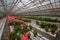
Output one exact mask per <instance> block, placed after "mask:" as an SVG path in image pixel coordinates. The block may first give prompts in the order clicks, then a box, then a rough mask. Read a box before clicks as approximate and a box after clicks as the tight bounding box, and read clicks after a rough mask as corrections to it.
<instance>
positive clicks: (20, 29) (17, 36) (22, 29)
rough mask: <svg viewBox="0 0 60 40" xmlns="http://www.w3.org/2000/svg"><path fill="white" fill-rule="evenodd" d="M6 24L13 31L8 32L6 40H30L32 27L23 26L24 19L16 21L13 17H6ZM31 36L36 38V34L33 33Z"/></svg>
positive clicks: (28, 25)
mask: <svg viewBox="0 0 60 40" xmlns="http://www.w3.org/2000/svg"><path fill="white" fill-rule="evenodd" d="M7 19H8V24H9V26H12V27H13V31H10V32H9V33H8V34H9V36H8V40H29V39H30V33H29V32H30V31H31V30H32V26H31V25H30V24H25V23H24V22H25V21H24V19H23V20H21V19H18V18H17V17H14V16H8V17H7ZM33 34H34V35H35V36H36V35H37V32H36V31H34V32H33Z"/></svg>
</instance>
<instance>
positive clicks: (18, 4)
mask: <svg viewBox="0 0 60 40" xmlns="http://www.w3.org/2000/svg"><path fill="white" fill-rule="evenodd" d="M54 8H60V0H0V11H4V12H8V13H10V12H12V13H20V12H24V11H27V10H28V11H29V10H32V11H34V10H35V11H36V10H46V9H54Z"/></svg>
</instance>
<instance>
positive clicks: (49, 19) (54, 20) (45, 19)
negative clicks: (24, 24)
mask: <svg viewBox="0 0 60 40" xmlns="http://www.w3.org/2000/svg"><path fill="white" fill-rule="evenodd" d="M24 18H29V19H35V20H41V21H47V22H59V23H60V21H59V20H58V19H57V18H56V19H51V18H43V17H37V16H36V17H24Z"/></svg>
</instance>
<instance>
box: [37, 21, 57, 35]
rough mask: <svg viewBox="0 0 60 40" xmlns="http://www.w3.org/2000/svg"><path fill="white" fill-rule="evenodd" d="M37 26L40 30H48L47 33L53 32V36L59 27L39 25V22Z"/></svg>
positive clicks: (45, 24) (42, 23)
mask: <svg viewBox="0 0 60 40" xmlns="http://www.w3.org/2000/svg"><path fill="white" fill-rule="evenodd" d="M36 24H37V25H39V26H40V28H43V29H45V30H46V32H48V31H49V32H51V33H52V34H54V33H55V32H56V30H57V25H55V24H47V23H44V22H41V23H39V22H38V21H36Z"/></svg>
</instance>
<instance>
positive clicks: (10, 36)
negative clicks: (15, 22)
mask: <svg viewBox="0 0 60 40" xmlns="http://www.w3.org/2000/svg"><path fill="white" fill-rule="evenodd" d="M15 38H17V39H18V40H20V37H19V36H18V35H17V34H16V33H12V34H10V35H9V40H15Z"/></svg>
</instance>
